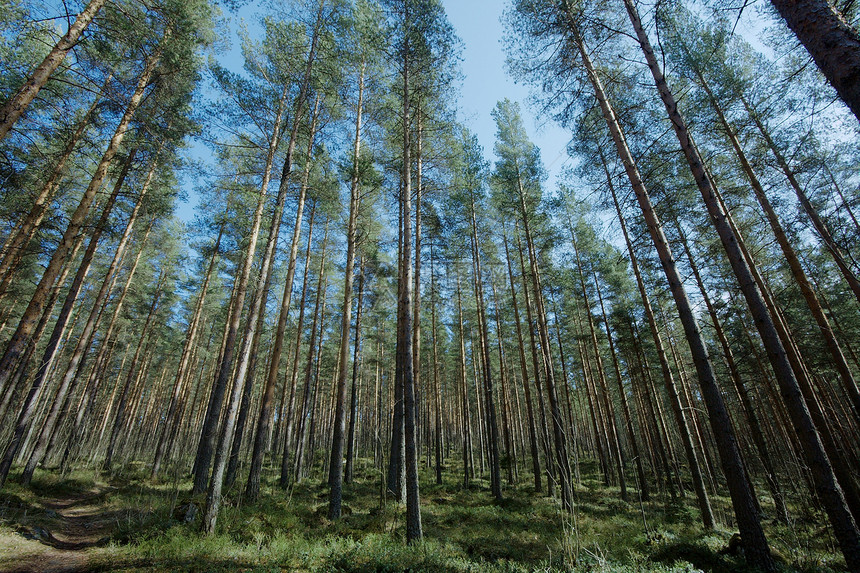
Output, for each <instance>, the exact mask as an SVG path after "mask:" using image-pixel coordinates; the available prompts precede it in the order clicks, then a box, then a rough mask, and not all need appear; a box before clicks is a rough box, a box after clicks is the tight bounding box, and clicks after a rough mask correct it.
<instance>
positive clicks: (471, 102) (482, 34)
mask: <svg viewBox="0 0 860 573" xmlns="http://www.w3.org/2000/svg"><path fill="white" fill-rule="evenodd" d="M256 4H257V2H251V3H250V4H249V5H247V6H245V7H244V8H243V9H241V10H240V11H239V14H238V15H233V16H232V18H231V20H232V22H231V28H232V34H231V35H232V40H231V50H230V51H229V52H228V53H226V54H221V55H220V56H219V61H220V62H221V64H222V65H224V66H225V67H227V68H229V69H233V70H235V71H241V68H242V59H241V55H240V54H239V50H238V46H239V41H238V38H237V36H236V30H237V29H238V28H239V26H240V19H244V21H245V25H247V26H248V27H249V28H250V29H252V30H253V28H254V27H255V24H256V22H257V21H258V18H259V13H258V10H257V8H256ZM442 4H443V5H444V7H445V11H446V12H447V14H448V19H449V20H450V22H451V25H452V26H453V27H454V30H455V32H456V33H457V35H458V36H459V37H460V39H461V40H462V42H463V52H462V62H461V71H462V74H463V80H462V85H461V91H460V97H459V99H458V102H459V119H460V121H462V122H463V123H464V124H465V125H466V126H467V127H469V129H471V130H472V131H473V132H474V133H475V135H477V137H478V140H479V141H480V143H481V145H482V146H483V147H484V155H485V157H486V158H487V160H489V161H491V162H494V161H495V155H494V153H493V144H494V143H495V137H496V125H495V122H494V121H493V118H492V117H491V115H490V112H491V111H492V110H493V108H494V107H495V105H496V102H497V101H499V100H501V99H504V98H508V99H510V100H512V101H516V102H519V103H520V107H521V110H522V114H523V119H524V122H525V125H526V129H527V130H528V134H529V137H530V138H531V139H532V141H533V142H534V143H535V144H536V145H537V146H538V147H539V148H540V149H541V156H542V158H543V161H544V166H545V167H546V168H547V171H548V172H549V176H550V178H549V181H548V184H549V185H552V186H554V185H555V182H556V179H557V178H558V176H559V174H560V172H561V169H562V168H563V167H564V166H565V165H566V164H567V162H568V161H569V160H568V158H567V154H566V153H565V147H566V145H567V142H568V140H569V138H570V136H569V135H568V133H567V132H566V131H564V130H562V129H561V128H560V127H558V126H557V125H556V124H555V123H553V122H552V121H551V120H548V119H545V118H538V117H537V116H536V115H535V113H533V111H532V109H531V108H530V107H529V105H528V103H527V100H528V96H529V93H530V92H529V88H528V87H526V86H524V85H521V84H516V83H515V82H514V81H513V79H512V78H511V77H510V76H509V75H508V74H507V72H506V69H505V54H504V50H503V48H502V36H503V28H502V23H501V21H500V18H501V16H502V12H503V11H504V10H505V9H506V8H507V7H508V6H509V3H508V2H506V1H499V0H460V1H458V0H442ZM204 81H205V80H204ZM208 154H209V151H208V150H207V149H206V148H205V147H204V146H203V145H202V144H200V143H195V144H194V145H193V148H192V151H191V156H192V157H195V158H199V159H202V158H205V157H206V156H207V155H208ZM186 183H187V184H186V185H185V187H186V188H187V189H189V193H188V196H189V198H188V200H186V201H185V202H183V203H182V204H180V205H178V208H177V215H178V216H179V218H180V219H181V220H183V221H185V222H189V221H191V220H192V219H193V217H194V207H195V205H196V202H197V200H196V196H195V195H194V194H193V192H191V191H190V189H191V187H193V185H194V182H193V181H188V182H186Z"/></svg>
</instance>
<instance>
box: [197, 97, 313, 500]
mask: <svg viewBox="0 0 860 573" xmlns="http://www.w3.org/2000/svg"><path fill="white" fill-rule="evenodd" d="M286 97H287V90H286V88H285V89H284V91H283V93H282V94H281V99H280V101H279V102H278V112H277V115H276V117H275V122H274V128H273V132H272V138H271V139H270V140H269V149H268V152H267V153H266V164H265V167H264V169H263V181H262V183H261V184H260V195H259V198H258V200H257V206H256V209H255V210H254V216H253V219H252V223H251V229H250V232H249V233H248V248H247V251H246V252H245V258H244V262H243V264H242V266H241V267H240V268H239V269H237V270H238V273H237V275H236V280H235V283H234V296H233V301H232V305H231V310H230V313H229V317H228V320H227V325H226V330H225V335H224V343H223V348H222V350H221V357H220V361H219V364H218V369H217V370H216V375H215V380H214V382H213V386H212V393H211V394H210V396H209V403H208V405H207V408H206V414H205V417H204V418H203V427H202V428H201V432H200V442H199V443H198V446H197V455H196V457H195V460H194V471H193V473H194V485H193V488H192V495H198V494H201V493H203V492H204V491H206V486H207V484H208V482H209V466H210V464H211V462H212V455H213V450H214V448H215V439H216V437H217V432H218V420H219V418H220V416H221V406H222V403H223V402H224V394H226V392H227V383H228V381H229V379H230V375H231V373H232V366H233V356H234V354H235V352H236V338H237V336H238V333H239V324H240V322H241V320H242V309H243V308H244V306H245V295H246V293H247V291H248V283H249V282H250V278H251V269H252V267H253V265H254V253H255V252H256V250H257V239H258V238H259V236H260V226H261V224H262V220H263V209H264V208H265V206H266V193H267V192H268V189H269V181H270V180H271V177H272V166H273V165H274V160H275V151H276V150H277V148H278V141H279V140H280V137H279V136H280V129H281V117H282V116H283V113H284V106H285V101H286ZM293 121H298V118H297V117H293Z"/></svg>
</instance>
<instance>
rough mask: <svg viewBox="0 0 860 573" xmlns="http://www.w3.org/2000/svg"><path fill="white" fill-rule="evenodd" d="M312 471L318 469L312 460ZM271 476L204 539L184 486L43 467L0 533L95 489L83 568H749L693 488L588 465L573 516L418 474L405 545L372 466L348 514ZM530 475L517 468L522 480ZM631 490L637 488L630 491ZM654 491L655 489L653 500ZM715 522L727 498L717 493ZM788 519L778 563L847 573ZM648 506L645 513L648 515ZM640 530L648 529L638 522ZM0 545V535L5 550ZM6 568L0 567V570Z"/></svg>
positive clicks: (808, 531) (773, 527)
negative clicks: (417, 501) (620, 482)
mask: <svg viewBox="0 0 860 573" xmlns="http://www.w3.org/2000/svg"><path fill="white" fill-rule="evenodd" d="M317 470H318V471H317V473H316V475H317V476H319V475H321V474H322V472H321V470H320V469H319V468H317ZM274 473H275V472H274V470H270V471H269V472H268V473H267V476H268V479H265V480H264V482H263V487H262V491H261V495H260V497H259V498H258V500H257V501H256V502H255V503H253V504H250V503H243V500H242V495H241V492H242V487H241V486H242V485H244V484H241V483H240V484H237V486H235V487H234V488H233V489H232V490H230V491H228V492H227V494H226V497H225V503H224V508H223V510H222V512H221V514H220V516H219V521H218V531H217V533H216V534H215V535H211V536H206V535H203V534H202V533H200V531H199V524H198V523H185V522H184V521H183V520H182V517H183V515H184V511H183V508H184V506H186V505H187V504H188V503H189V502H195V503H197V504H199V505H202V500H191V499H189V498H188V496H187V494H186V493H185V492H187V491H188V490H189V489H190V482H187V481H184V480H178V479H173V480H165V481H162V482H157V483H151V482H149V481H148V479H147V471H146V468H145V467H142V466H135V465H132V466H128V467H126V468H123V469H122V470H121V472H120V473H118V474H115V475H113V476H107V477H101V476H98V475H96V474H94V473H92V472H89V473H86V472H78V473H76V474H72V475H70V476H68V477H67V478H60V477H59V476H57V475H55V474H53V473H50V472H46V471H39V472H37V474H36V478H35V479H34V481H33V484H32V485H31V487H29V488H25V487H22V486H20V485H18V484H17V483H15V482H14V480H12V481H11V482H10V483H9V485H8V486H7V488H6V489H5V490H4V491H3V493H2V494H0V519H2V526H0V534H4V535H6V536H7V537H8V536H9V535H12V533H11V531H14V529H15V528H16V527H20V524H21V523H22V519H24V520H26V517H22V516H26V515H30V516H33V515H35V514H39V512H40V511H44V509H43V508H42V506H41V505H40V504H41V503H42V500H44V499H46V498H59V497H64V496H65V497H71V498H75V497H81V496H84V495H87V492H89V494H88V495H90V496H92V495H93V493H92V492H94V491H95V492H101V493H100V494H99V495H98V497H97V498H96V499H97V502H98V503H99V504H100V506H101V507H102V508H103V510H104V512H105V513H109V514H110V515H112V516H115V519H116V524H115V526H114V527H113V533H112V535H111V540H110V543H109V544H108V545H107V546H106V547H100V548H94V549H91V550H88V552H89V553H88V560H87V566H88V567H89V568H90V569H92V570H114V571H117V570H119V571H129V572H132V571H201V572H202V571H228V570H229V571H234V570H240V571H259V572H268V571H308V572H310V571H333V572H339V571H356V572H395V571H411V572H420V571H428V572H430V571H433V572H436V571H441V572H469V571H490V572H521V571H569V570H572V571H604V572H622V571H624V572H627V571H630V572H633V571H664V572H681V571H699V570H701V571H707V572H712V573H724V572H734V571H745V570H746V569H745V568H744V563H743V559H742V557H741V556H740V555H736V554H734V553H733V552H731V551H728V548H729V545H730V540H731V537H732V534H733V533H734V531H733V530H732V529H731V528H730V527H728V526H723V527H720V528H718V529H716V530H714V531H710V532H705V531H703V530H702V529H701V527H700V526H699V524H698V521H697V520H698V511H697V510H696V508H695V500H694V499H693V498H692V496H691V495H688V496H687V498H684V499H676V500H668V499H655V500H653V501H649V502H647V503H643V504H641V505H640V504H639V503H638V502H637V503H628V502H624V501H622V500H621V499H620V497H619V492H618V490H617V488H613V487H606V486H604V485H603V483H602V481H601V480H600V479H599V476H598V475H597V473H596V469H595V468H594V467H593V465H589V464H585V463H583V464H582V475H583V480H582V483H581V484H580V486H579V487H578V488H577V496H578V500H577V503H576V511H575V513H574V514H572V515H571V514H568V513H565V512H562V511H561V510H560V507H559V505H558V503H557V502H556V501H555V500H553V499H551V498H548V497H545V496H541V495H540V494H536V493H534V491H533V489H532V488H531V487H530V486H528V485H526V483H527V480H525V479H524V480H523V482H524V484H522V485H519V486H507V487H506V488H505V491H504V494H505V499H504V501H502V502H501V503H495V502H494V500H493V499H492V497H491V495H490V492H489V485H488V483H487V482H486V481H483V480H475V481H474V482H473V486H472V487H470V488H469V489H468V490H467V489H464V488H462V486H461V476H460V473H459V472H458V470H457V468H456V466H452V467H450V468H448V469H447V471H446V472H445V473H444V480H445V481H444V483H443V484H442V485H436V484H434V483H432V482H433V476H432V474H431V472H429V471H425V469H424V468H422V474H421V486H422V490H421V497H422V500H421V506H422V521H423V526H424V541H423V542H421V543H419V544H416V545H412V546H407V545H406V544H405V542H404V517H405V516H404V508H403V507H402V506H400V505H398V504H395V503H393V502H391V501H387V502H386V501H384V500H381V499H380V493H379V492H380V488H379V483H380V482H379V480H380V473H379V472H378V470H375V469H374V468H373V467H372V466H371V463H370V461H369V460H358V463H357V464H356V472H355V474H356V480H355V482H354V483H353V484H350V485H348V486H346V487H345V488H344V510H343V517H342V518H341V519H340V520H338V521H336V522H330V521H329V520H328V519H327V518H326V510H327V507H328V487H327V486H326V485H325V484H324V483H321V480H320V478H319V477H317V478H313V479H306V480H304V481H303V482H301V483H299V484H297V485H295V486H293V487H292V488H291V489H290V490H288V491H284V490H281V489H280V488H279V487H277V485H276V479H275V477H274ZM524 477H525V476H524ZM632 496H635V492H631V497H632ZM655 497H656V496H655ZM712 503H713V505H714V508H715V511H716V512H717V515H718V517H721V518H722V521H723V523H727V522H729V520H730V519H731V512H730V505H729V501H728V500H727V499H725V498H722V497H719V496H714V498H713V499H712ZM793 510H794V512H793V513H794V514H795V515H798V518H797V519H796V520H795V521H794V522H793V523H791V524H788V525H786V524H779V523H775V522H771V521H767V522H766V523H765V526H766V532H767V534H768V537H769V540H770V541H771V544H772V547H773V549H774V553H775V554H776V555H777V559H778V560H779V561H780V563H781V565H780V568H781V569H782V570H784V571H803V572H804V573H827V572H830V571H839V570H844V563H843V562H842V560H841V557H838V556H837V555H838V554H836V553H835V552H834V550H833V541H832V539H831V536H830V535H829V533H828V530H827V528H826V527H825V525H824V524H825V523H826V522H825V520H824V517H823V516H822V515H821V514H819V513H816V512H814V511H810V510H806V509H801V508H796V507H795V508H793ZM643 514H644V519H643ZM646 524H647V527H646ZM2 543H3V539H2V536H0V544H2ZM0 569H2V567H0Z"/></svg>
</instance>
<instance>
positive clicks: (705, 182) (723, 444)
mask: <svg viewBox="0 0 860 573" xmlns="http://www.w3.org/2000/svg"><path fill="white" fill-rule="evenodd" d="M624 3H625V7H626V8H627V13H628V15H629V16H630V21H631V22H632V24H633V27H634V29H635V31H636V35H637V38H638V39H639V44H640V46H641V47H642V52H643V54H644V55H645V58H646V60H647V61H648V67H649V68H650V70H651V74H652V76H653V77H654V82H655V84H656V86H657V90H658V91H659V93H660V98H661V99H662V100H663V103H664V105H665V107H666V112H667V114H668V115H669V118H670V120H671V123H672V127H673V129H674V130H675V135H676V136H677V137H678V141H679V143H680V145H681V149H682V151H683V152H684V155H685V157H686V158H687V162H688V163H689V165H690V171H691V172H692V174H693V177H694V178H695V180H696V184H697V186H698V187H699V191H700V192H701V194H702V198H703V200H704V202H705V205H706V207H707V208H708V213H709V214H710V216H711V219H712V221H713V223H714V226H715V228H716V230H717V233H718V235H719V236H720V240H721V242H722V243H723V248H724V249H725V251H726V254H727V255H728V257H729V261H730V263H731V265H732V270H733V271H734V273H735V276H736V277H737V280H738V283H739V284H740V287H741V290H742V292H743V294H744V298H745V299H746V301H747V305H748V306H749V309H750V312H751V313H752V315H753V318H754V319H755V323H756V327H757V328H758V330H759V334H760V336H761V338H762V342H763V343H764V345H765V348H766V349H767V353H768V358H769V359H770V362H771V366H772V367H773V369H774V372H775V373H776V379H777V382H778V384H779V385H780V389H781V393H782V396H783V400H785V402H786V406H788V409H789V411H790V413H791V418H792V422H793V423H794V425H795V430H796V431H797V433H798V436H799V438H800V439H801V442H802V443H803V447H804V450H805V452H806V459H807V463H808V464H809V465H810V468H811V469H812V472H813V477H814V478H815V482H816V488H817V490H818V494H819V496H820V498H821V500H822V503H823V504H824V506H825V508H826V510H827V513H828V516H829V517H830V521H831V524H832V525H833V528H834V533H835V535H836V538H837V539H838V540H839V545H840V547H841V549H842V553H843V554H844V556H845V560H846V562H847V563H848V567H849V568H852V569H860V531H858V528H857V524H856V523H855V522H854V519H853V517H852V516H851V513H850V512H849V510H848V507H847V505H846V503H845V498H844V496H843V495H842V491H841V488H840V487H839V484H838V482H837V480H836V476H835V475H834V473H833V467H832V466H831V463H830V460H829V459H828V458H827V454H826V453H825V452H824V448H823V446H822V444H821V440H820V438H819V436H818V432H817V431H816V428H815V424H814V423H813V421H812V418H811V416H810V413H809V410H808V408H807V406H806V403H805V402H804V400H803V396H802V395H801V391H800V387H799V385H798V381H797V378H796V377H795V375H794V372H793V371H792V368H791V364H790V363H789V361H788V358H787V356H786V351H785V348H784V347H783V345H782V343H781V342H780V339H779V335H778V334H777V331H776V327H775V326H774V322H773V318H772V317H771V316H770V314H769V313H768V311H767V308H766V307H765V304H764V301H763V299H762V294H761V292H760V291H759V289H758V287H757V286H756V283H755V281H754V279H753V277H752V274H751V271H750V267H749V265H748V264H747V261H746V259H745V258H744V256H743V254H742V253H741V250H740V246H739V242H740V241H741V240H742V239H741V238H740V237H738V236H736V234H735V233H734V232H733V231H732V229H731V228H730V226H729V223H728V221H727V217H726V213H725V211H724V209H723V208H722V206H721V205H720V204H719V201H718V200H717V198H716V190H715V188H714V185H713V183H712V181H711V178H710V176H709V175H708V173H707V172H706V170H705V166H704V164H703V162H702V159H701V157H700V156H699V152H698V149H697V148H696V146H695V144H694V143H693V140H692V138H691V136H690V133H689V132H688V130H687V126H686V123H685V122H684V119H683V118H682V117H681V114H680V113H679V111H678V106H677V103H676V101H675V98H674V96H673V95H672V93H671V91H670V90H669V87H668V85H667V83H666V80H665V78H664V77H663V73H662V71H661V70H660V67H659V64H658V62H657V58H656V56H655V55H654V52H653V50H652V49H651V45H650V42H649V40H648V37H647V35H646V33H645V30H644V29H643V28H642V24H641V21H640V20H639V15H638V14H637V12H636V8H635V7H634V6H633V3H632V1H631V0H625V2H624ZM702 378H703V377H702V376H701V375H700V379H702ZM703 382H704V380H703ZM702 386H703V388H702V390H703V394H704V396H705V402H706V404H707V406H708V410H709V412H710V414H711V416H710V417H711V424H712V426H713V430H714V434H715V435H716V438H717V440H718V448H719V450H720V457H721V459H722V462H723V471H724V472H725V474H726V479H727V482H728V485H729V490H730V492H731V494H732V501H733V504H734V505H735V513H736V515H737V518H738V523H739V526H740V528H741V535H742V536H744V531H745V530H746V539H745V540H744V545H745V547H746V552H747V557H748V560H749V561H750V563H752V564H753V565H758V566H759V567H762V568H763V569H767V570H771V569H773V561H772V559H771V557H770V552H769V549H768V547H767V541H766V540H765V537H764V533H763V532H762V531H761V524H760V523H759V519H758V515H757V512H756V511H755V508H754V505H755V504H754V502H753V499H752V492H751V488H750V486H749V484H748V483H747V482H746V479H745V477H744V474H743V466H742V464H741V462H740V457H739V455H738V453H737V443H736V440H735V439H734V435H733V433H732V432H731V430H730V428H731V426H730V422H729V420H728V415H727V413H725V406H724V404H723V403H722V397H721V396H720V394H719V390H718V389H717V387H716V384H713V388H711V387H710V384H707V385H706V384H704V383H703V385H702ZM727 430H728V431H727Z"/></svg>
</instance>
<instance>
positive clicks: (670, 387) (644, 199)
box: [571, 28, 715, 529]
mask: <svg viewBox="0 0 860 573" xmlns="http://www.w3.org/2000/svg"><path fill="white" fill-rule="evenodd" d="M571 32H572V35H573V38H574V41H575V42H576V44H577V48H578V50H579V53H580V56H581V58H582V61H583V65H584V66H585V69H586V72H587V74H588V79H589V82H590V83H591V85H592V88H593V89H594V93H595V97H596V98H597V100H598V103H599V104H600V108H601V111H602V113H603V117H604V119H605V121H606V124H607V128H608V129H609V132H610V134H611V136H612V140H613V142H614V143H615V148H616V152H617V153H618V155H619V157H620V158H621V162H622V164H623V165H624V169H625V171H626V173H627V177H628V179H629V181H630V185H631V187H632V188H633V191H634V193H635V195H636V199H637V201H638V203H639V207H640V209H641V210H642V214H643V217H644V219H645V223H646V225H647V227H648V231H649V233H650V235H651V240H652V241H653V243H654V247H655V250H656V251H657V254H658V257H659V259H660V264H661V265H662V267H663V272H664V273H665V275H666V278H667V281H668V283H669V288H670V290H671V291H672V296H673V298H674V300H675V305H676V307H677V309H678V314H679V315H680V317H681V319H682V321H683V322H684V330H685V333H686V336H687V342H688V344H689V345H690V350H691V352H692V353H693V355H694V356H696V357H697V359H696V363H697V370H701V371H700V373H699V377H700V382H701V383H702V384H705V383H707V384H715V381H714V377H713V371H712V369H711V366H710V359H709V357H708V352H707V349H706V347H705V343H704V340H703V339H702V334H701V332H700V331H699V326H698V324H697V322H696V318H695V315H694V313H693V309H692V305H691V304H690V299H689V298H688V297H687V292H686V290H685V289H684V284H683V281H682V280H681V276H680V273H679V272H678V268H677V266H676V264H675V258H674V256H673V255H672V251H671V249H670V247H669V242H668V240H667V238H666V235H665V233H664V232H663V227H662V224H661V223H660V220H659V218H658V217H657V213H656V212H655V211H654V207H653V205H652V203H651V199H650V197H649V196H648V191H647V190H646V189H645V184H644V183H643V182H642V177H641V175H640V174H639V169H638V168H637V166H636V163H635V161H634V159H633V156H632V154H631V153H630V148H629V147H628V146H627V141H626V139H625V137H624V133H623V132H622V130H621V125H620V124H619V123H618V119H617V117H616V116H615V111H614V110H613V109H612V106H611V104H610V103H609V100H608V99H607V97H606V93H605V92H604V90H603V84H602V82H601V81H600V78H599V77H598V76H597V72H596V71H595V69H594V65H593V64H592V62H591V58H590V56H589V55H588V52H587V50H586V48H585V44H584V42H583V40H582V38H581V37H580V36H579V34H578V32H577V31H576V30H575V29H574V28H571ZM610 191H611V192H612V196H613V200H614V202H615V208H616V211H617V212H618V215H619V218H620V219H623V217H622V215H621V207H620V205H619V203H618V199H617V197H616V196H615V191H614V188H612V187H610ZM622 229H623V230H625V240H626V241H627V248H628V252H629V254H630V256H631V262H632V263H633V269H634V274H635V275H636V279H637V280H636V282H637V285H638V287H639V294H640V296H641V297H642V303H643V306H644V308H645V315H646V317H647V318H648V323H649V327H650V329H651V334H652V337H653V339H654V343H655V345H656V347H657V354H658V357H659V359H660V367H661V371H662V373H663V380H664V383H665V385H666V390H667V391H668V392H669V398H670V403H671V405H672V409H673V412H674V414H675V419H676V422H677V424H678V428H679V431H680V433H681V438H682V441H683V444H684V450H685V452H686V455H687V460H688V463H689V465H690V472H691V474H692V477H693V486H694V488H695V490H696V497H697V500H698V502H699V510H700V512H701V517H702V522H703V524H704V526H705V528H706V529H712V528H713V527H714V516H713V512H712V510H711V505H710V501H709V500H708V495H707V492H706V491H705V485H704V480H703V479H702V474H701V468H700V466H699V463H698V460H697V459H696V454H695V450H694V449H693V444H692V440H691V438H690V431H689V426H688V425H687V420H686V417H685V415H684V412H683V410H682V408H681V403H680V400H679V398H678V393H677V389H676V387H675V383H674V380H673V378H672V371H671V369H670V368H669V361H668V359H667V358H666V352H665V347H664V345H663V343H662V341H661V339H660V333H659V329H658V328H657V322H656V319H655V318H654V312H653V309H652V308H651V305H650V302H649V301H648V296H647V293H646V290H645V284H644V282H643V281H642V277H641V273H640V272H638V265H637V263H636V261H635V255H634V251H633V247H632V244H631V243H630V239H629V237H628V236H627V233H626V227H625V226H623V225H622ZM702 380H704V381H702Z"/></svg>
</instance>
